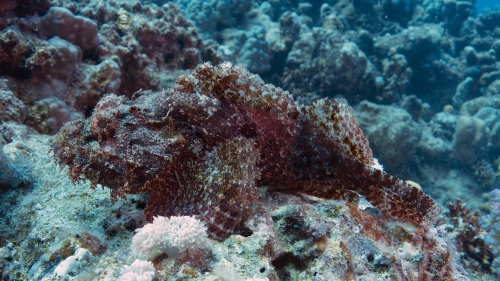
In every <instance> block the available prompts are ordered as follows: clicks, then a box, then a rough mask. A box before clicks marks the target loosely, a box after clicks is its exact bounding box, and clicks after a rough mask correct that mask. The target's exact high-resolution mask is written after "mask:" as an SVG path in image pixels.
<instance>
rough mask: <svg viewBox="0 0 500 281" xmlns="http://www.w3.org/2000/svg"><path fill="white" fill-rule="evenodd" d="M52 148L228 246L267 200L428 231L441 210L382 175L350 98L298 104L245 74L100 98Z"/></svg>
mask: <svg viewBox="0 0 500 281" xmlns="http://www.w3.org/2000/svg"><path fill="white" fill-rule="evenodd" d="M52 149H53V151H54V154H55V157H56V159H57V161H58V163H59V164H64V165H67V166H69V175H70V177H71V178H72V179H73V180H75V181H78V180H81V179H83V178H86V179H88V180H90V181H91V183H92V187H95V186H96V185H97V184H100V185H103V186H106V187H108V188H110V190H111V196H112V197H113V198H114V199H117V198H118V197H121V198H123V197H125V194H139V193H148V194H149V195H150V199H149V201H148V203H147V206H146V209H145V215H146V218H147V219H148V220H152V218H153V217H154V216H159V215H161V216H181V215H189V216H196V217H197V218H199V219H201V220H203V221H204V222H205V223H206V225H207V227H208V233H209V235H210V236H211V237H212V238H215V239H218V240H223V239H225V238H226V237H227V236H228V235H230V234H231V233H233V232H234V230H235V228H236V227H237V226H238V225H239V224H240V223H241V222H242V221H243V220H245V219H246V218H247V217H248V216H249V214H250V212H251V210H252V208H251V204H252V202H254V201H255V200H256V199H257V197H258V195H259V192H260V189H259V187H270V188H273V189H274V190H278V191H280V192H294V193H301V194H307V195H311V196H315V197H319V198H324V199H342V200H356V199H355V198H357V197H359V196H360V195H361V196H363V197H364V198H366V200H367V201H369V202H370V203H371V204H372V205H373V206H374V207H376V208H377V209H378V210H379V213H380V214H381V216H382V217H385V218H390V219H396V220H402V221H405V222H409V223H412V224H414V225H417V226H420V227H423V226H426V225H429V224H432V222H433V220H434V219H435V217H436V216H437V213H438V211H439V208H438V206H437V204H436V203H435V202H434V201H433V200H432V199H431V198H429V197H428V196H427V195H425V194H424V193H423V192H422V191H420V190H419V189H417V188H415V187H413V186H411V185H409V184H407V183H405V182H404V181H402V180H401V179H398V178H396V177H393V176H391V175H389V174H387V173H385V172H384V171H382V170H380V169H377V168H375V160H374V158H373V156H372V151H371V149H370V147H369V143H368V141H367V139H366V138H365V137H364V135H363V132H362V131H361V129H360V128H359V126H358V123H357V121H356V119H355V118H354V116H353V109H352V108H351V107H350V106H348V105H347V103H346V101H345V100H342V99H336V100H329V99H321V100H318V101H316V102H314V103H312V104H310V105H299V104H297V103H295V102H294V100H293V99H292V97H291V96H290V95H289V94H288V93H287V92H286V91H284V90H282V89H280V88H278V87H275V86H273V85H270V84H265V83H264V82H263V81H262V80H261V78H260V77H259V76H257V75H253V74H251V73H249V72H248V71H247V70H246V69H245V68H244V67H242V66H232V65H231V64H230V63H223V64H221V65H218V66H212V65H211V64H209V63H204V64H200V65H198V67H197V68H196V69H195V70H193V71H192V73H191V74H189V75H185V76H181V77H179V78H178V79H177V81H176V83H175V85H174V87H173V88H171V89H169V90H168V91H163V92H158V93H153V92H148V91H142V92H138V93H135V94H134V95H133V96H132V97H131V98H127V97H125V96H117V95H114V94H111V95H107V96H104V97H103V98H102V99H101V100H100V101H99V103H98V104H97V105H96V107H95V109H94V111H93V113H92V114H91V116H89V117H88V118H86V119H79V120H75V121H72V122H69V123H67V124H66V125H65V126H64V127H63V128H62V129H61V131H60V132H59V133H58V134H57V135H56V136H55V138H54V141H53V146H52Z"/></svg>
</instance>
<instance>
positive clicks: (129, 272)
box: [117, 260, 155, 281]
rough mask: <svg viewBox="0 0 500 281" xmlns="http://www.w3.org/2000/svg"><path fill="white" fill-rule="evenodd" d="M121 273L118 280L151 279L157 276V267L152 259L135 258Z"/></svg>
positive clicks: (138, 280) (135, 280)
mask: <svg viewBox="0 0 500 281" xmlns="http://www.w3.org/2000/svg"><path fill="white" fill-rule="evenodd" d="M120 274H121V276H120V277H119V278H118V280H117V281H151V280H153V277H154V276H155V267H154V266H153V263H152V262H150V261H141V260H135V261H134V262H133V263H132V264H131V265H125V266H124V267H123V268H122V270H121V271H120Z"/></svg>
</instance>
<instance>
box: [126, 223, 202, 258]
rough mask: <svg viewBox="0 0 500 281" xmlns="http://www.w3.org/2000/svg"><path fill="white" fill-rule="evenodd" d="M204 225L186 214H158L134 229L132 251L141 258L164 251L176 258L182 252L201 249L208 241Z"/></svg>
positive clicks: (150, 256) (152, 256) (151, 256)
mask: <svg viewBox="0 0 500 281" xmlns="http://www.w3.org/2000/svg"><path fill="white" fill-rule="evenodd" d="M206 231H207V228H206V227H205V225H204V224H203V223H202V222H201V221H199V220H197V219H195V218H193V217H188V216H182V217H171V218H170V220H169V219H168V218H166V217H162V216H158V217H155V218H154V219H153V223H150V224H147V225H145V226H144V227H143V228H139V229H137V230H136V232H137V233H136V234H135V235H134V237H133V238H132V245H131V248H132V252H133V253H134V254H135V255H138V256H140V257H141V258H146V259H152V258H154V257H155V256H157V255H159V254H161V253H162V252H163V253H166V254H167V255H168V256H169V257H172V258H178V257H179V256H181V255H182V254H184V253H186V252H189V251H193V250H197V249H203V248H205V247H206V245H207V243H208V239H207V233H206Z"/></svg>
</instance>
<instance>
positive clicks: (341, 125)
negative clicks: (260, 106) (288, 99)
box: [302, 99, 374, 165]
mask: <svg viewBox="0 0 500 281" xmlns="http://www.w3.org/2000/svg"><path fill="white" fill-rule="evenodd" d="M302 113H303V114H304V115H305V116H303V117H304V118H305V119H306V120H308V121H310V122H311V123H312V125H313V126H315V127H316V128H317V129H318V130H320V131H322V132H323V133H324V134H325V135H326V136H327V137H328V138H329V139H330V140H331V141H333V142H335V143H337V146H338V147H339V148H340V149H341V151H342V152H343V153H344V154H345V156H349V158H354V159H356V160H357V161H360V162H362V163H365V164H368V165H374V162H373V154H372V150H371V149H370V146H369V143H368V140H367V139H366V138H365V136H364V135H363V131H362V130H361V129H360V128H359V124H358V121H357V120H356V118H355V117H354V110H353V109H352V107H350V106H349V105H348V104H347V101H346V100H344V99H335V100H329V99H321V100H318V101H316V102H314V103H312V104H311V105H308V106H304V107H302Z"/></svg>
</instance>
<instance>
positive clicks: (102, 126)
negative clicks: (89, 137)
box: [97, 119, 107, 129]
mask: <svg viewBox="0 0 500 281" xmlns="http://www.w3.org/2000/svg"><path fill="white" fill-rule="evenodd" d="M106 124H107V122H106V121H104V120H102V119H101V120H99V121H97V126H99V128H101V129H105V128H106Z"/></svg>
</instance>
